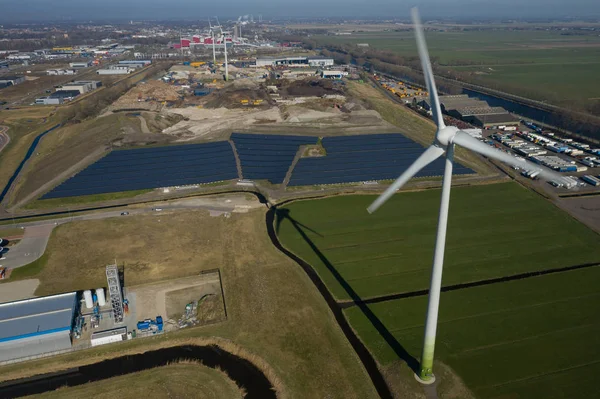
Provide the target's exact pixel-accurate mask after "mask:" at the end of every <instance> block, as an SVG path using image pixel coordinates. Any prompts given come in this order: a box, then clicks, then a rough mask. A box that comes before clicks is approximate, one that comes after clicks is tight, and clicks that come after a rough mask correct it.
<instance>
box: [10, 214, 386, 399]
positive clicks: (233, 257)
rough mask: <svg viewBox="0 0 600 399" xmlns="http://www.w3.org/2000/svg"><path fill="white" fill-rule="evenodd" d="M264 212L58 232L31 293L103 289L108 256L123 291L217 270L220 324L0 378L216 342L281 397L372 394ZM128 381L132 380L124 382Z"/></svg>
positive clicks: (160, 217) (122, 220)
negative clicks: (241, 356) (269, 381)
mask: <svg viewBox="0 0 600 399" xmlns="http://www.w3.org/2000/svg"><path fill="white" fill-rule="evenodd" d="M265 212H266V209H264V208H260V209H257V210H254V211H250V212H248V213H246V214H239V213H233V214H232V215H231V216H230V217H229V218H224V217H211V216H209V212H207V211H193V210H190V211H177V212H174V211H163V212H160V214H149V215H130V216H128V217H115V218H110V219H104V220H90V221H77V222H70V223H67V224H64V225H60V226H58V227H57V228H56V229H55V230H54V232H53V234H52V236H51V237H50V241H49V243H48V247H47V249H46V255H47V261H46V262H45V264H44V265H43V267H42V270H41V272H39V273H38V274H37V275H35V277H36V278H39V280H40V286H39V289H38V291H36V295H46V294H54V293H60V292H68V291H71V290H80V289H84V288H90V287H101V286H103V285H106V276H105V266H106V265H107V264H110V263H113V262H114V261H115V259H116V260H117V262H118V264H119V266H123V265H124V271H125V278H124V285H125V286H126V287H128V286H132V285H136V284H145V283H150V282H153V281H166V280H169V279H174V278H177V277H184V276H193V275H198V274H199V273H201V272H202V271H203V270H209V269H215V268H219V269H220V270H221V278H222V283H223V290H224V300H225V304H226V307H227V321H224V322H222V323H216V324H213V325H210V326H204V327H197V328H189V329H183V330H179V331H177V332H173V333H169V334H163V335H161V336H157V337H155V338H148V339H134V340H130V341H126V342H124V343H123V344H120V345H104V346H101V347H98V348H93V349H90V350H86V351H84V352H73V353H69V354H66V355H63V356H56V357H52V358H48V359H42V360H37V361H32V362H29V363H27V367H23V365H22V364H15V365H10V366H4V367H0V381H4V380H7V379H15V378H22V377H27V376H31V375H35V374H40V373H47V372H53V371H57V370H63V369H69V368H72V367H78V366H81V365H83V364H88V363H94V362H98V361H100V360H103V359H105V358H111V357H118V356H122V355H124V354H127V353H140V352H145V351H148V350H152V349H158V348H165V347H168V346H176V345H181V344H200V345H202V344H206V342H200V341H203V340H204V341H205V340H207V339H212V337H216V338H218V339H220V340H221V341H224V342H225V343H230V344H231V345H234V346H237V347H240V348H241V349H244V350H245V351H246V352H247V354H250V355H252V356H250V357H246V358H248V359H250V360H251V361H253V362H254V363H255V364H258V366H259V367H261V364H262V366H265V365H266V366H267V367H268V370H267V371H270V372H271V374H269V375H275V376H276V377H277V379H276V380H275V384H276V387H277V389H278V391H279V392H280V393H281V397H288V398H318V397H330V398H344V399H346V398H357V399H358V398H360V399H362V398H375V397H377V393H376V391H375V388H374V387H373V385H372V383H371V381H370V379H369V377H368V375H367V373H366V371H365V370H364V368H363V367H362V364H361V363H360V361H359V359H358V357H357V356H356V354H355V353H354V351H353V349H352V347H351V346H350V344H349V343H348V341H347V340H346V338H345V336H344V335H343V333H342V331H341V330H340V329H339V327H338V326H337V324H336V321H335V319H334V317H333V314H332V313H331V312H330V310H329V308H328V307H327V305H326V304H325V302H324V301H323V298H322V297H321V295H320V294H319V292H318V291H317V289H316V288H315V287H314V286H313V284H312V283H311V281H310V279H309V278H308V277H307V276H306V274H305V273H304V271H303V270H302V269H301V268H300V267H299V266H298V265H296V264H295V263H294V262H293V261H292V260H290V259H289V258H287V257H286V256H285V255H283V254H282V253H280V252H279V251H278V250H277V249H276V248H275V247H274V246H273V244H272V243H271V241H270V240H269V237H268V235H267V228H266V225H265ZM46 255H45V256H46ZM26 267H27V266H26ZM0 289H2V288H0ZM224 348H225V349H226V350H229V349H228V348H227V347H224ZM232 353H235V352H232ZM261 362H262V363H261ZM261 368H262V369H263V370H264V369H265V367H261ZM135 380H136V376H135V375H131V376H125V377H123V380H122V381H125V382H124V384H127V383H129V382H132V383H135ZM150 390H151V389H148V391H150ZM79 397H84V396H79ZM163 397H168V395H166V394H165V395H163ZM171 397H181V396H177V395H172V396H171ZM184 397H185V396H184ZM189 397H194V398H196V397H199V396H197V395H190V396H189Z"/></svg>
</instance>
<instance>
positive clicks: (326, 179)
mask: <svg viewBox="0 0 600 399" xmlns="http://www.w3.org/2000/svg"><path fill="white" fill-rule="evenodd" d="M322 145H323V147H324V148H325V151H326V152H327V155H326V156H324V157H315V158H302V159H300V161H299V162H298V164H297V165H296V166H295V168H294V171H293V173H292V178H291V180H290V183H289V185H290V186H303V185H318V184H336V183H354V182H361V181H369V180H392V179H396V178H397V177H398V176H399V175H400V174H401V173H402V172H404V171H405V170H406V169H407V168H408V167H409V166H410V164H411V163H413V162H414V161H415V159H417V157H418V156H419V155H421V153H422V152H423V150H424V149H423V147H422V146H421V145H420V144H418V143H415V142H414V141H412V140H410V139H408V138H407V137H405V136H403V135H401V134H374V135H360V136H342V137H324V138H323V140H322ZM443 171H444V160H443V159H438V160H436V161H435V162H433V163H432V164H430V165H429V166H427V167H426V168H424V169H423V170H421V171H420V172H419V173H417V175H416V177H429V176H440V175H442V174H443ZM470 173H473V171H472V170H471V169H469V168H466V167H464V166H462V165H460V164H455V166H454V174H470Z"/></svg>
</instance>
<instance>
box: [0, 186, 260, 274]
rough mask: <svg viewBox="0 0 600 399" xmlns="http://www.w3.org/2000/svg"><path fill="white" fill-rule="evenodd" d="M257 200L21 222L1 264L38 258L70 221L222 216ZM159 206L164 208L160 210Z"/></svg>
mask: <svg viewBox="0 0 600 399" xmlns="http://www.w3.org/2000/svg"><path fill="white" fill-rule="evenodd" d="M262 206H264V205H262V204H260V203H259V202H258V201H257V200H255V199H248V198H246V197H245V196H244V195H239V194H238V195H232V196H227V197H226V196H222V197H218V198H191V199H186V200H175V201H171V202H165V203H160V204H155V205H153V206H146V207H143V208H142V207H141V208H132V209H127V210H125V209H122V210H116V211H107V212H98V213H91V214H87V215H77V216H71V217H70V216H63V217H61V218H57V219H49V220H42V221H36V222H26V223H18V224H16V226H17V227H22V228H24V229H25V234H24V236H23V239H22V240H21V241H20V242H19V243H17V244H16V245H14V246H12V247H9V248H5V250H4V253H2V257H4V258H5V259H1V260H0V266H5V267H7V268H9V269H14V268H17V267H21V266H25V265H27V264H29V263H31V262H33V261H35V260H36V259H39V258H40V257H41V256H42V255H43V254H44V251H45V250H46V245H47V244H48V239H49V238H50V234H51V233H52V230H53V229H54V227H56V226H57V225H59V224H63V223H68V222H72V221H77V220H98V219H106V218H111V217H130V216H133V215H141V214H149V213H154V214H158V213H161V214H162V213H165V212H168V211H173V210H182V209H205V210H208V211H209V212H210V214H211V216H219V215H221V214H223V213H226V212H244V211H247V210H248V209H251V208H257V207H262ZM156 209H161V210H160V211H157V210H156ZM122 212H128V215H121V214H122Z"/></svg>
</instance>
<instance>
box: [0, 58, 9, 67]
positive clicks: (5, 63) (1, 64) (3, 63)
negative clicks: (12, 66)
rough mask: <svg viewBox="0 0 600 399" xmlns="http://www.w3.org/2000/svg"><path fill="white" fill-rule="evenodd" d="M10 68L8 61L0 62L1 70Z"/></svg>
mask: <svg viewBox="0 0 600 399" xmlns="http://www.w3.org/2000/svg"><path fill="white" fill-rule="evenodd" d="M8 66H9V64H8V61H6V60H1V61H0V69H2V68H8Z"/></svg>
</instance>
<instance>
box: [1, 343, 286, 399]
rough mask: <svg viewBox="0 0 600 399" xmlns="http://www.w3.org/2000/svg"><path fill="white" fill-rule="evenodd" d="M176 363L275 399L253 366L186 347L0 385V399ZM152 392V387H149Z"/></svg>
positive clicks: (212, 349)
mask: <svg viewBox="0 0 600 399" xmlns="http://www.w3.org/2000/svg"><path fill="white" fill-rule="evenodd" d="M179 360H198V361H201V362H202V364H203V365H204V366H206V367H210V368H216V367H218V368H220V369H221V370H222V371H224V372H225V373H227V375H228V376H229V378H231V379H232V380H233V381H234V382H235V383H236V384H237V386H238V387H240V388H243V389H244V390H245V392H246V396H245V398H246V399H275V398H276V397H277V396H276V395H275V391H274V390H273V386H272V384H271V382H270V381H269V379H268V378H267V377H266V376H265V375H264V373H263V372H262V371H261V370H260V369H259V368H258V367H256V366H255V365H254V364H252V363H251V362H249V361H248V360H246V359H243V358H240V357H238V356H235V355H233V354H231V353H229V352H227V351H224V350H223V349H221V348H219V347H218V346H215V345H210V346H195V345H185V346H176V347H173V348H165V349H158V350H155V351H151V352H146V353H141V354H137V355H128V356H121V357H118V358H115V359H109V360H104V361H102V362H98V363H94V364H90V365H88V366H82V367H78V368H74V369H70V370H67V371H65V372H63V373H52V374H48V375H41V376H37V377H33V378H28V379H24V380H20V381H9V382H6V383H3V384H0V397H2V398H18V397H22V396H27V395H34V394H39V393H43V392H48V391H53V390H55V389H58V388H61V387H65V386H70V387H72V386H77V385H82V384H87V383H89V382H94V381H100V380H104V379H107V378H113V377H117V376H121V375H126V374H131V373H136V372H138V371H143V370H148V369H152V368H155V367H161V366H166V365H168V364H170V363H173V362H177V361H179ZM148 389H151V387H148Z"/></svg>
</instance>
